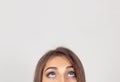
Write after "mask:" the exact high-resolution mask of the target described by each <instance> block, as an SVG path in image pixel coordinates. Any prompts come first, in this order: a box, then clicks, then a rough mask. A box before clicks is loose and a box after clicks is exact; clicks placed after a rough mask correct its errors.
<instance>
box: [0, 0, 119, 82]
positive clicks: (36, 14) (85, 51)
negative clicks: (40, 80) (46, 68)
mask: <svg viewBox="0 0 120 82" xmlns="http://www.w3.org/2000/svg"><path fill="white" fill-rule="evenodd" d="M57 46H66V47H68V48H70V49H71V50H73V51H74V52H75V53H76V54H77V55H78V56H79V57H80V59H81V60H82V62H83V65H84V68H85V72H86V80H87V82H120V0H1V1H0V82H32V80H33V76H34V69H35V66H36V63H37V61H38V59H39V58H40V57H41V56H42V55H43V54H44V53H45V52H46V51H48V50H49V49H54V48H56V47H57Z"/></svg>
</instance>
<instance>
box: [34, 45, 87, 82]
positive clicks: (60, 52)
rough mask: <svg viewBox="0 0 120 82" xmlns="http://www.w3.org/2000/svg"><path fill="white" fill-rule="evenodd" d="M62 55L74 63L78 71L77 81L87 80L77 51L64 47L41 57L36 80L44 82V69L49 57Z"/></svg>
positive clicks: (36, 81)
mask: <svg viewBox="0 0 120 82" xmlns="http://www.w3.org/2000/svg"><path fill="white" fill-rule="evenodd" d="M61 55H62V56H65V57H66V58H67V59H68V60H69V61H70V63H71V64H72V66H73V68H74V70H75V73H76V79H77V82H86V81H85V73H84V69H83V65H82V63H81V61H80V60H79V58H78V57H77V55H75V53H73V52H72V51H71V50H70V49H68V48H64V47H58V48H56V49H55V50H50V51H48V52H47V53H46V54H45V55H43V56H42V57H41V59H40V60H39V61H38V63H37V66H36V70H35V75H34V82H42V75H43V70H44V67H45V65H46V63H47V61H48V59H49V58H51V57H54V56H61Z"/></svg>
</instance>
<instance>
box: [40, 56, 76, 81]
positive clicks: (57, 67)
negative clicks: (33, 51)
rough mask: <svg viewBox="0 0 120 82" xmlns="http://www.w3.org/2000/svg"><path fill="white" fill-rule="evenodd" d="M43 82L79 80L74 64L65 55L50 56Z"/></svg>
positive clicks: (44, 71)
mask: <svg viewBox="0 0 120 82" xmlns="http://www.w3.org/2000/svg"><path fill="white" fill-rule="evenodd" d="M42 82H77V81H76V75H75V72H74V69H73V66H72V65H71V64H70V62H69V60H68V59H67V58H65V57H64V56H56V57H53V58H50V59H49V60H48V61H47V63H46V66H45V68H44V70H43V77H42Z"/></svg>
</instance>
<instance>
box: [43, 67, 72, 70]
mask: <svg viewBox="0 0 120 82" xmlns="http://www.w3.org/2000/svg"><path fill="white" fill-rule="evenodd" d="M66 68H67V69H68V68H73V66H67V67H66ZM48 69H55V70H57V69H58V68H57V67H48V68H47V69H46V70H45V71H47V70H48Z"/></svg>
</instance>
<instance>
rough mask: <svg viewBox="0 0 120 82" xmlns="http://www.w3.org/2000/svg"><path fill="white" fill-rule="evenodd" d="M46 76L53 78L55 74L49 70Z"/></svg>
mask: <svg viewBox="0 0 120 82" xmlns="http://www.w3.org/2000/svg"><path fill="white" fill-rule="evenodd" d="M47 77H48V78H55V77H56V74H55V73H54V72H49V73H48V74H47Z"/></svg>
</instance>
